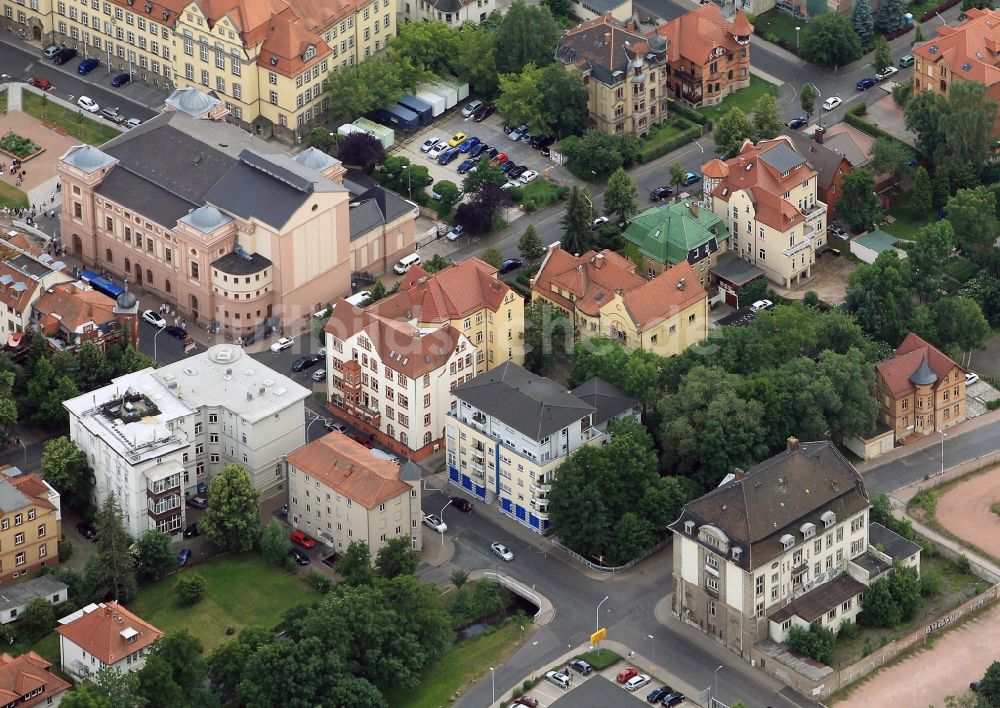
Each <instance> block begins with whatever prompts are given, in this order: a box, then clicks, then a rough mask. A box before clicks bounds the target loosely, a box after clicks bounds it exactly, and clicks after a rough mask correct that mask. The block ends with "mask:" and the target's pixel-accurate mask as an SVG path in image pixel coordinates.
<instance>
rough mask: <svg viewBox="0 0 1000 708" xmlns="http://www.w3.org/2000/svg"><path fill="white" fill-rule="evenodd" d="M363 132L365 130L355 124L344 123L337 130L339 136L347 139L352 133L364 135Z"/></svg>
mask: <svg viewBox="0 0 1000 708" xmlns="http://www.w3.org/2000/svg"><path fill="white" fill-rule="evenodd" d="M363 132H364V128H359V127H358V126H356V125H354V124H353V123H344V124H343V125H342V126H340V127H339V128H337V135H341V136H343V137H345V138H346V137H347V136H348V135H350V134H351V133H363Z"/></svg>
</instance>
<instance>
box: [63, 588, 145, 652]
mask: <svg viewBox="0 0 1000 708" xmlns="http://www.w3.org/2000/svg"><path fill="white" fill-rule="evenodd" d="M129 629H132V630H135V631H136V632H138V634H137V635H136V637H135V641H133V642H132V643H131V644H129V643H128V641H127V640H126V638H125V637H123V636H122V632H124V631H126V630H129ZM56 631H57V632H58V633H59V634H61V635H62V636H64V637H66V639H67V640H68V641H71V642H73V643H74V644H76V645H77V646H78V647H80V648H81V649H83V650H84V651H86V652H87V653H88V654H92V655H94V656H95V657H97V659H98V660H99V661H101V662H103V663H104V664H107V665H111V664H115V663H118V662H119V661H121V660H122V659H124V658H125V657H126V656H128V655H129V654H133V653H135V652H137V651H139V650H140V649H144V648H146V647H148V646H149V645H150V644H152V643H153V642H155V641H156V640H157V639H159V638H160V637H162V636H163V632H161V631H160V630H158V629H157V628H156V627H154V626H153V625H151V624H149V623H148V622H145V621H144V620H142V619H140V618H139V617H137V616H135V615H134V614H132V613H131V612H129V611H128V610H126V609H125V608H124V607H122V606H121V605H119V604H118V603H117V602H114V601H111V602H108V603H107V604H103V603H102V604H100V605H98V606H97V609H95V610H93V611H92V612H87V613H85V614H84V615H83V616H82V617H78V618H77V619H75V620H73V621H72V622H70V623H69V624H64V625H62V626H60V627H57V628H56Z"/></svg>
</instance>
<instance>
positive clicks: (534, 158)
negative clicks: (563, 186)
mask: <svg viewBox="0 0 1000 708" xmlns="http://www.w3.org/2000/svg"><path fill="white" fill-rule="evenodd" d="M466 103H468V101H465V102H463V103H461V104H460V105H459V106H457V107H456V108H454V109H452V110H451V111H449V112H448V113H447V114H445V115H444V116H442V117H441V118H439V119H438V120H436V121H435V122H434V123H433V124H431V125H429V126H427V127H424V128H422V129H420V130H419V131H417V132H416V133H413V134H412V135H411V136H409V137H408V139H407V140H406V142H405V143H403V145H402V146H401V147H400V149H399V150H398V151H397V152H396V154H397V155H402V156H404V157H407V158H409V160H410V161H411V162H413V163H416V164H419V165H426V166H427V168H428V171H429V172H430V176H431V178H432V179H433V180H434V181H435V182H437V181H438V180H442V179H446V180H451V181H452V182H454V183H455V184H457V185H459V186H461V184H462V180H463V178H464V176H463V175H460V174H459V173H458V166H459V165H460V164H462V160H464V159H465V158H467V157H469V155H467V154H464V153H463V154H461V155H460V156H459V157H457V158H455V159H454V160H453V161H452V162H450V163H449V164H447V165H439V164H438V163H437V161H436V160H433V159H431V158H429V157H428V156H427V154H426V153H422V152H420V145H421V144H422V143H423V142H424V141H425V140H427V139H428V138H436V139H438V140H445V141H447V140H449V139H451V137H452V136H453V135H455V134H456V133H465V135H466V136H468V137H477V138H479V139H480V140H482V141H483V142H485V143H487V144H488V145H490V147H495V148H497V150H499V151H500V152H503V153H506V154H507V156H508V158H509V159H510V160H512V161H513V162H515V163H516V164H518V165H525V166H526V167H527V168H528V169H531V170H535V171H536V172H538V173H539V174H541V175H544V174H545V170H549V175H550V176H551V177H553V178H554V179H564V178H568V177H569V172H568V171H567V170H565V169H564V168H562V167H559V166H558V165H556V164H555V163H554V162H552V160H550V159H549V158H547V157H545V156H543V155H542V153H541V152H540V151H538V150H535V149H534V148H532V147H531V145H529V144H528V143H526V142H523V141H517V142H515V141H513V140H511V139H510V138H509V137H507V135H506V134H505V133H504V132H503V126H504V119H503V117H502V116H500V115H499V114H497V113H494V114H493V115H491V116H490V117H489V118H487V119H486V120H484V121H483V122H482V123H476V122H475V121H473V120H472V118H464V117H463V116H462V112H461V110H460V109H461V107H462V106H464V105H465V104H466Z"/></svg>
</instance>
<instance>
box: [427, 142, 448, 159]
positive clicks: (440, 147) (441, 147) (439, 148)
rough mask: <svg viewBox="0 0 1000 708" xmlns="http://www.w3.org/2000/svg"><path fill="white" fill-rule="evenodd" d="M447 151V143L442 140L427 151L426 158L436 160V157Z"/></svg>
mask: <svg viewBox="0 0 1000 708" xmlns="http://www.w3.org/2000/svg"><path fill="white" fill-rule="evenodd" d="M447 149H448V143H446V142H445V141H444V140H438V141H437V142H436V143H434V145H433V146H431V148H430V149H429V150H428V151H427V157H429V158H431V159H432V160H434V159H437V157H438V155H440V154H441V153H442V152H444V151H445V150H447Z"/></svg>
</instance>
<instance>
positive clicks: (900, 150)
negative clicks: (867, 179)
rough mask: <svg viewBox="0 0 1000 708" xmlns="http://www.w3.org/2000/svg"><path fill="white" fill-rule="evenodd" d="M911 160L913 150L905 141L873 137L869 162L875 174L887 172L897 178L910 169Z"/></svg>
mask: <svg viewBox="0 0 1000 708" xmlns="http://www.w3.org/2000/svg"><path fill="white" fill-rule="evenodd" d="M912 160H913V152H912V151H911V150H910V148H909V147H908V146H907V145H906V144H905V143H901V142H900V141H898V140H895V139H893V138H888V137H885V136H879V137H878V138H875V144H874V146H873V147H872V162H871V169H872V171H873V172H874V173H875V174H881V173H883V172H888V173H890V174H891V175H892V176H893V177H895V178H896V179H897V180H899V179H901V178H902V177H903V175H904V174H906V172H907V171H908V170H909V169H910V162H911V161H912Z"/></svg>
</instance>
